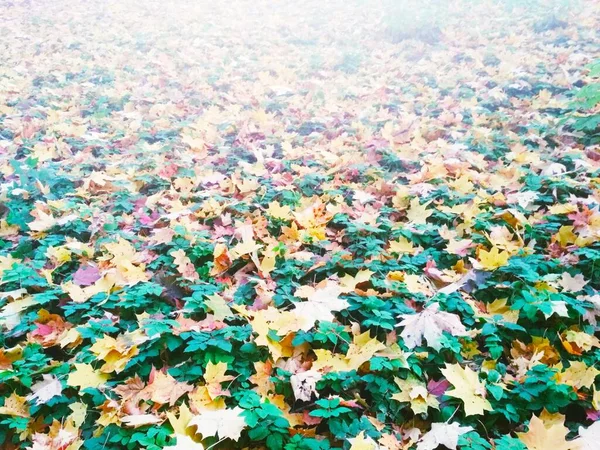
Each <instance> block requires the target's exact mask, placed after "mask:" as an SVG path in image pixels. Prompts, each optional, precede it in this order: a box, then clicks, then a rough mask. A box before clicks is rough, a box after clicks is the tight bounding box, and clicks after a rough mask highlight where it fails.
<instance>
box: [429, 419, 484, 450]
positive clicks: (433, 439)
mask: <svg viewBox="0 0 600 450" xmlns="http://www.w3.org/2000/svg"><path fill="white" fill-rule="evenodd" d="M469 431H473V428H472V427H461V426H460V425H459V424H457V423H432V424H431V430H429V431H428V432H427V433H425V434H424V435H423V437H422V438H421V439H420V440H419V442H418V444H417V450H436V449H437V448H438V447H439V446H440V445H443V446H445V447H447V448H449V449H450V450H456V446H457V445H458V438H459V437H461V436H462V435H463V434H465V433H468V432H469Z"/></svg>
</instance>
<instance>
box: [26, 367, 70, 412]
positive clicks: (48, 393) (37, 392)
mask: <svg viewBox="0 0 600 450" xmlns="http://www.w3.org/2000/svg"><path fill="white" fill-rule="evenodd" d="M42 378H43V380H42V381H38V382H37V383H35V384H34V385H33V386H31V390H32V391H33V393H32V394H30V395H28V396H27V400H28V401H32V400H35V404H36V405H41V404H43V403H47V402H48V401H49V400H50V399H52V398H53V397H56V396H59V395H61V394H62V384H61V383H60V381H59V380H58V378H56V377H55V376H54V375H49V374H43V375H42Z"/></svg>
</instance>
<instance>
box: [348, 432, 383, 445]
mask: <svg viewBox="0 0 600 450" xmlns="http://www.w3.org/2000/svg"><path fill="white" fill-rule="evenodd" d="M348 442H350V450H377V449H378V448H379V446H378V445H377V442H375V441H374V440H373V439H372V438H370V437H369V436H366V437H365V432H364V431H361V432H360V433H359V434H358V435H357V436H356V437H354V438H351V439H348Z"/></svg>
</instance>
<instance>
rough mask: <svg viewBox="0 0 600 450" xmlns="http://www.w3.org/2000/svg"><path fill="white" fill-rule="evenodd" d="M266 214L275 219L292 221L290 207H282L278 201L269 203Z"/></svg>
mask: <svg viewBox="0 0 600 450" xmlns="http://www.w3.org/2000/svg"><path fill="white" fill-rule="evenodd" d="M266 213H267V214H268V215H270V216H271V217H274V218H275V219H281V220H290V219H291V218H292V210H291V209H290V207H289V206H288V205H284V206H281V205H280V204H279V202H277V201H272V202H270V203H269V207H268V208H267V210H266Z"/></svg>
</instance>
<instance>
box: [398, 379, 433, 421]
mask: <svg viewBox="0 0 600 450" xmlns="http://www.w3.org/2000/svg"><path fill="white" fill-rule="evenodd" d="M394 381H395V382H396V385H397V386H398V387H399V388H400V392H398V393H396V394H394V395H392V399H394V400H396V401H399V402H406V403H410V409H412V410H413V412H414V413H415V414H426V413H427V409H428V408H429V407H432V408H435V409H439V406H440V403H439V402H438V401H437V399H436V398H435V396H434V395H431V394H430V393H429V392H428V391H427V386H426V385H425V383H424V382H423V381H421V380H419V379H417V378H415V377H409V378H408V379H406V380H403V379H401V378H394Z"/></svg>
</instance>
